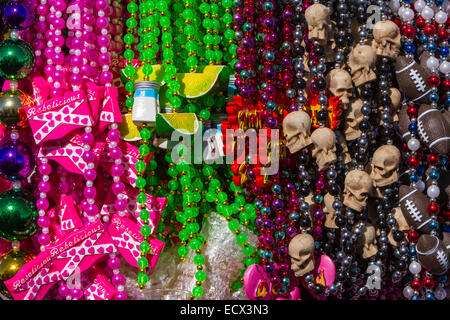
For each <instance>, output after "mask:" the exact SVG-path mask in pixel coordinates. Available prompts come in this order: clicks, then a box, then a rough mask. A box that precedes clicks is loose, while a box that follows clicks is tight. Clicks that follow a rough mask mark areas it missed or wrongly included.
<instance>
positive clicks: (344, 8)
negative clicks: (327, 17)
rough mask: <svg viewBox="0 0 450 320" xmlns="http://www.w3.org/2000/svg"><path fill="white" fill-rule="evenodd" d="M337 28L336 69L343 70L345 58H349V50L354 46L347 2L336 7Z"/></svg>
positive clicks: (341, 0)
mask: <svg viewBox="0 0 450 320" xmlns="http://www.w3.org/2000/svg"><path fill="white" fill-rule="evenodd" d="M336 9H337V10H336V11H335V14H336V18H335V21H336V27H337V35H336V40H335V41H336V46H337V52H336V63H335V65H334V67H335V68H336V69H340V68H342V66H343V64H345V63H346V62H345V61H344V58H345V57H346V56H347V53H348V52H347V50H348V48H349V47H350V46H351V45H352V42H353V36H352V33H351V15H350V10H349V9H350V8H349V6H348V5H347V0H339V3H338V5H337V7H336Z"/></svg>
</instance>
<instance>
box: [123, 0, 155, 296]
mask: <svg viewBox="0 0 450 320" xmlns="http://www.w3.org/2000/svg"><path fill="white" fill-rule="evenodd" d="M140 10H141V12H140V13H141V14H140V18H141V19H140V21H139V25H140V28H139V31H138V33H139V36H140V38H141V42H140V43H139V45H138V48H139V51H140V56H139V59H140V60H141V61H142V63H143V67H142V72H143V74H144V81H149V77H150V75H151V74H152V72H153V68H152V65H151V64H152V63H153V62H154V60H155V58H156V55H157V53H158V51H159V45H158V43H157V42H158V35H159V34H160V29H159V28H158V26H157V20H156V17H157V15H155V13H156V4H155V3H154V2H151V1H143V2H142V3H141V6H140ZM132 24H133V25H134V22H133V23H132ZM130 40H131V37H130V39H128V41H129V42H130V43H131V41H130ZM126 42H127V41H126ZM133 87H134V85H133ZM133 107H134V106H133ZM147 127H148V126H147V124H146V123H145V122H144V123H143V124H142V125H141V127H140V136H141V138H142V141H141V146H140V147H139V161H138V162H137V163H136V165H135V168H136V171H137V176H138V177H137V179H136V187H138V189H139V193H138V195H137V197H136V202H137V203H139V204H140V205H141V208H142V209H141V212H140V213H139V216H140V218H141V219H142V223H143V226H142V227H141V234H142V236H143V238H144V240H143V241H142V243H141V244H140V249H141V258H140V259H139V261H138V266H139V268H140V271H139V273H138V279H137V281H138V284H139V288H140V289H144V288H145V285H146V283H147V282H148V274H147V272H146V270H147V268H148V266H149V262H148V259H147V254H148V253H149V252H150V253H151V246H150V244H149V237H150V235H151V233H152V231H153V230H152V228H151V227H150V226H149V223H150V221H149V218H150V213H149V211H148V210H147V208H146V203H147V200H148V199H147V195H146V193H145V187H146V185H147V181H146V179H145V178H144V174H145V171H146V170H147V164H146V163H145V161H144V157H145V156H144V155H145V154H146V155H148V154H149V152H150V147H149V144H150V143H151V141H153V134H154V133H153V132H154V129H153V128H151V129H149V128H147ZM152 169H154V168H152Z"/></svg>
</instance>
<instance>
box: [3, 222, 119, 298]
mask: <svg viewBox="0 0 450 320" xmlns="http://www.w3.org/2000/svg"><path fill="white" fill-rule="evenodd" d="M116 251H117V249H116V248H115V246H114V244H113V242H112V239H111V237H110V236H109V234H108V233H107V232H106V230H105V229H104V227H103V224H102V223H101V222H100V221H97V222H95V223H92V224H90V225H88V226H86V227H84V228H82V229H80V230H78V231H75V232H72V233H70V234H69V235H67V236H66V237H65V238H64V239H62V240H61V241H59V242H58V243H56V244H54V245H51V246H49V247H47V248H46V249H45V251H43V252H41V253H40V254H39V255H38V256H37V257H36V258H35V259H33V260H32V261H30V262H28V263H26V264H25V265H24V266H23V267H22V268H21V269H20V271H19V272H18V273H17V274H16V275H15V276H14V277H13V278H11V279H9V280H7V281H5V285H6V287H7V289H8V290H9V292H10V293H11V295H12V296H13V298H14V300H40V299H43V298H44V297H45V294H46V293H47V292H48V290H50V288H51V287H52V286H53V285H55V284H56V283H57V282H58V281H61V280H63V281H66V280H67V279H68V278H69V277H70V276H71V275H72V274H73V273H74V272H75V270H76V269H78V270H79V272H84V271H86V270H87V269H89V268H90V267H91V266H92V265H93V264H94V263H95V262H96V261H97V260H98V259H100V258H102V257H104V256H107V255H109V254H110V253H114V252H116Z"/></svg>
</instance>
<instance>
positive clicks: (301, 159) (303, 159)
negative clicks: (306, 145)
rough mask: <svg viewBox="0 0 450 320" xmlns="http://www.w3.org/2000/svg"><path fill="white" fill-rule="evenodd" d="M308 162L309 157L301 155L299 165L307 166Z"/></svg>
mask: <svg viewBox="0 0 450 320" xmlns="http://www.w3.org/2000/svg"><path fill="white" fill-rule="evenodd" d="M307 162H308V156H307V155H306V154H304V153H303V154H301V155H299V156H298V163H299V164H306V163H307Z"/></svg>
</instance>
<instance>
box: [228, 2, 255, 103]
mask: <svg viewBox="0 0 450 320" xmlns="http://www.w3.org/2000/svg"><path fill="white" fill-rule="evenodd" d="M255 11H256V10H255V3H254V1H253V0H245V1H244V2H243V3H240V6H238V7H237V8H236V13H235V15H234V18H233V19H234V30H235V32H236V40H237V41H238V48H237V50H236V53H237V55H238V57H239V58H238V59H239V61H238V62H236V63H235V65H234V69H235V72H236V74H235V77H236V80H235V85H236V88H237V93H238V94H239V95H240V96H241V97H242V99H243V100H244V101H243V105H252V103H251V102H252V100H253V99H254V97H255V95H256V89H255V85H256V72H255V71H256V70H255V69H254V68H255V62H256V39H255V36H254V33H255V21H254V19H255V17H254V15H255ZM241 28H242V30H241ZM237 111H240V110H237Z"/></svg>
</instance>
